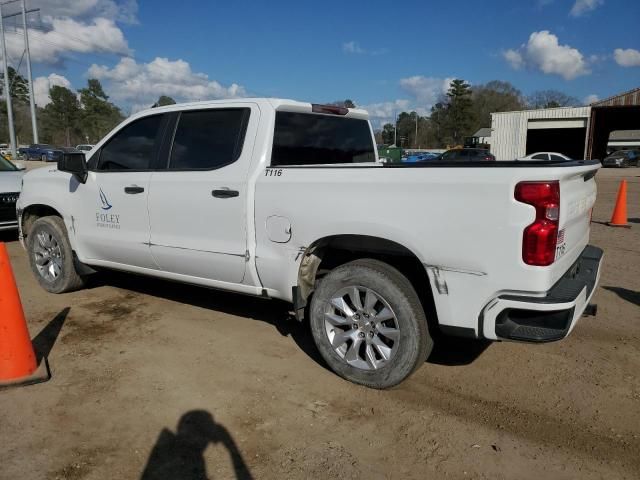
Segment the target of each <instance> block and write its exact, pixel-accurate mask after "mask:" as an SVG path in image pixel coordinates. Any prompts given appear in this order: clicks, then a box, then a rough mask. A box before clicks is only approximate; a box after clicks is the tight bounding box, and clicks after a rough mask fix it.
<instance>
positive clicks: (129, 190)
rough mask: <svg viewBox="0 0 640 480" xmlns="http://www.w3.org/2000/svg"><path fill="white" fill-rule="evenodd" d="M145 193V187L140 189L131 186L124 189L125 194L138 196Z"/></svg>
mask: <svg viewBox="0 0 640 480" xmlns="http://www.w3.org/2000/svg"><path fill="white" fill-rule="evenodd" d="M142 192H144V187H139V186H137V185H131V186H130V187H124V193H129V194H132V195H134V194H136V193H142Z"/></svg>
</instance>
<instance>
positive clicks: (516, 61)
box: [502, 48, 524, 70]
mask: <svg viewBox="0 0 640 480" xmlns="http://www.w3.org/2000/svg"><path fill="white" fill-rule="evenodd" d="M502 56H503V57H504V59H505V60H506V61H507V63H508V64H509V65H511V68H513V69H514V70H521V69H522V68H523V67H524V58H522V53H520V52H518V51H517V50H514V49H512V48H510V49H509V50H506V51H504V52H502Z"/></svg>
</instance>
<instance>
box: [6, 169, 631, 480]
mask: <svg viewBox="0 0 640 480" xmlns="http://www.w3.org/2000/svg"><path fill="white" fill-rule="evenodd" d="M621 178H626V179H627V180H628V182H629V197H628V205H629V217H630V221H631V222H632V223H631V224H632V228H631V229H613V228H610V227H607V226H605V225H604V224H603V223H601V222H606V221H607V220H608V219H609V217H610V215H611V211H612V208H613V203H614V200H615V195H616V191H617V187H618V182H619V180H620V179H621ZM597 179H598V186H599V196H598V202H597V204H596V208H595V211H594V215H593V220H594V222H595V223H594V224H593V228H592V243H594V244H595V245H598V246H600V247H603V248H604V250H605V259H604V266H603V272H602V278H601V283H600V287H599V288H598V290H597V292H596V295H595V297H594V301H595V302H596V303H598V305H599V313H598V316H597V317H595V318H593V317H591V318H583V319H582V321H581V322H580V324H579V325H578V326H577V327H576V329H575V330H574V332H573V334H572V335H571V336H570V337H569V338H568V339H566V340H564V341H562V342H558V343H553V344H546V345H525V344H514V343H493V344H486V343H481V342H472V341H462V340H454V339H451V340H447V341H442V342H440V343H439V344H437V347H436V350H435V351H434V353H433V354H432V356H431V358H430V359H429V361H428V362H427V363H426V364H425V365H424V366H423V367H422V368H421V369H420V370H419V371H418V372H417V373H416V374H415V375H414V376H413V377H411V378H410V379H409V380H408V381H407V382H405V383H403V384H402V385H400V386H399V387H398V388H395V389H393V390H389V391H374V390H369V389H366V388H362V387H358V386H356V385H352V384H350V383H347V382H346V381H344V380H341V379H340V378H339V377H337V376H336V375H334V374H333V373H331V372H330V371H329V370H327V369H326V368H325V367H324V366H323V364H322V362H321V361H320V360H319V358H318V355H317V353H316V351H315V348H314V347H313V342H312V340H311V337H310V333H309V332H308V330H307V328H305V326H303V325H300V324H298V323H297V322H296V321H294V320H290V319H288V318H287V309H288V307H287V305H286V304H283V303H280V302H275V301H266V300H261V299H253V298H249V297H243V296H239V295H234V294H229V293H222V292H216V291H211V290H206V289H201V288H196V287H189V286H183V285H178V284H174V283H169V282H163V281H157V280H153V279H147V278H141V277H135V276H127V275H123V274H106V275H101V276H100V277H98V278H95V279H94V280H93V281H92V284H91V286H90V288H89V289H87V290H83V291H80V292H76V293H73V294H67V295H58V296H56V295H50V294H47V293H45V292H43V291H42V290H41V289H40V288H39V287H38V285H37V283H36V281H35V279H34V278H33V276H32V275H31V272H30V271H29V268H28V265H27V259H26V256H25V253H24V251H23V250H22V249H21V247H20V245H19V244H18V243H17V242H16V241H15V236H13V235H4V240H5V241H7V242H8V247H9V251H10V254H11V258H12V262H13V266H14V270H15V272H16V277H17V281H18V285H19V288H20V292H21V295H22V300H23V303H24V308H25V311H26V314H27V317H28V320H29V328H30V330H31V333H32V336H33V337H34V344H35V346H36V349H37V351H38V355H39V356H43V355H44V356H48V358H49V363H50V366H51V371H52V374H53V377H52V378H51V380H50V381H49V382H47V383H44V384H39V385H33V386H29V387H24V388H19V389H11V390H4V391H0V439H1V442H0V478H7V479H16V478H20V479H42V478H46V479H105V478H144V479H148V478H171V479H173V478H176V479H177V478H187V479H190V478H205V476H206V478H215V479H226V478H236V476H237V477H239V478H267V479H289V478H296V479H298V478H299V479H303V478H304V479H306V478H328V479H338V478H340V479H357V478H368V479H392V478H420V479H424V478H454V479H456V478H462V479H466V478H477V479H484V478H486V479H500V478H505V479H511V478H518V479H536V480H537V479H540V478H553V479H575V478H580V479H590V478H607V479H614V478H615V479H623V478H640V375H639V372H640V308H639V306H640V169H635V168H634V169H625V170H601V171H600V173H599V174H598V177H597ZM181 459H182V461H183V463H181ZM160 460H162V461H167V460H172V461H173V466H174V470H173V473H172V474H171V475H164V476H163V477H155V476H154V475H153V473H154V468H157V467H158V465H159V463H160ZM184 463H186V464H188V465H190V470H189V471H186V470H184V469H183V468H182V465H183V464H184Z"/></svg>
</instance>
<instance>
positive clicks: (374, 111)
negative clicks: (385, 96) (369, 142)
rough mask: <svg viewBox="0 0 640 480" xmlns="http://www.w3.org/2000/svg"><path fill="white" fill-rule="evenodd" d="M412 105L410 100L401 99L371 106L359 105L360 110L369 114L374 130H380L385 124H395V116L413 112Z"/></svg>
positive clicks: (371, 104)
mask: <svg viewBox="0 0 640 480" xmlns="http://www.w3.org/2000/svg"><path fill="white" fill-rule="evenodd" d="M410 104H411V102H410V101H409V100H406V99H400V100H395V101H389V102H380V103H370V104H369V105H358V108H362V109H364V110H366V111H367V112H369V117H370V119H371V122H372V123H373V126H374V128H380V127H381V126H382V125H384V124H385V123H393V121H394V118H395V116H396V115H398V114H399V113H400V112H406V111H410V110H412V109H411V108H410Z"/></svg>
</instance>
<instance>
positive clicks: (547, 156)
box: [518, 152, 573, 162]
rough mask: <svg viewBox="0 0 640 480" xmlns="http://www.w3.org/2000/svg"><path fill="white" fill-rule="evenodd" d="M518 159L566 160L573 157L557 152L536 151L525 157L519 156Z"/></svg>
mask: <svg viewBox="0 0 640 480" xmlns="http://www.w3.org/2000/svg"><path fill="white" fill-rule="evenodd" d="M518 160H545V161H547V162H566V161H570V160H573V159H572V158H570V157H567V156H566V155H565V154H563V153H558V152H536V153H530V154H529V155H527V156H526V157H522V158H519V159H518Z"/></svg>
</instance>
